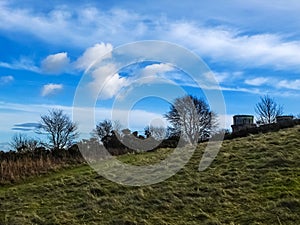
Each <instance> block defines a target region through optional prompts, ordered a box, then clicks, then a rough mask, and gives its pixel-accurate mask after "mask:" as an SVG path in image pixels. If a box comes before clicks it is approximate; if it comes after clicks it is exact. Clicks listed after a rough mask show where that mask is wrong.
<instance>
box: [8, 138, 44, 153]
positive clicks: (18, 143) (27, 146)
mask: <svg viewBox="0 0 300 225" xmlns="http://www.w3.org/2000/svg"><path fill="white" fill-rule="evenodd" d="M39 144H40V143H39V141H37V140H35V139H33V138H29V137H27V136H26V135H25V134H21V133H17V134H15V135H14V136H13V137H12V139H11V142H10V143H9V145H10V147H11V148H12V149H13V150H16V151H17V152H27V151H34V150H35V149H36V148H38V147H39Z"/></svg>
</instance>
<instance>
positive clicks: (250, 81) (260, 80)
mask: <svg viewBox="0 0 300 225" xmlns="http://www.w3.org/2000/svg"><path fill="white" fill-rule="evenodd" d="M269 82H270V79H269V78H266V77H256V78H253V79H246V80H245V83H246V84H249V85H252V86H261V85H263V84H267V83H269Z"/></svg>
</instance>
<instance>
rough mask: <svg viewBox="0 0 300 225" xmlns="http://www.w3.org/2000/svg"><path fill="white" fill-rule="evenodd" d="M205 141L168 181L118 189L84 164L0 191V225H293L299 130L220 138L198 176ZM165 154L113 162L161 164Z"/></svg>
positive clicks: (299, 207)
mask: <svg viewBox="0 0 300 225" xmlns="http://www.w3.org/2000/svg"><path fill="white" fill-rule="evenodd" d="M204 148H205V144H201V145H199V147H198V148H197V150H196V152H195V154H194V156H193V157H192V159H191V160H190V162H189V163H188V164H187V165H186V166H185V167H184V168H183V169H182V170H180V171H179V172H178V173H177V174H176V175H175V176H173V177H171V178H169V179H168V180H166V181H164V182H162V183H158V184H155V185H151V186H144V187H126V186H122V185H118V184H116V183H113V182H111V181H108V180H106V179H104V178H103V177H101V176H99V175H98V174H97V173H95V172H94V171H93V170H92V169H91V168H90V167H88V166H87V165H81V166H78V167H75V168H72V169H67V170H61V171H59V172H56V173H52V174H50V175H45V176H43V177H37V178H31V179H29V180H27V181H26V182H23V183H19V184H15V185H10V186H2V187H0V224H14V225H18V224H129V225H130V224H197V225H198V224H279V225H280V224H300V127H299V126H298V127H295V128H291V129H285V130H281V131H279V132H274V133H267V134H259V135H252V136H249V137H246V138H240V139H234V140H231V141H224V143H223V147H222V149H221V151H220V153H219V154H218V156H217V158H216V159H215V160H214V162H213V164H212V165H211V166H210V167H209V169H207V170H205V171H204V172H198V170H197V169H198V165H199V161H200V159H201V156H202V153H203V149H204ZM170 151H171V150H170V149H160V150H158V151H156V152H151V153H143V154H136V155H133V154H131V155H124V156H120V157H119V159H120V160H122V161H124V162H126V163H130V164H134V165H144V164H151V163H154V162H157V161H159V160H162V159H163V158H164V157H165V156H166V155H168V154H169V153H170Z"/></svg>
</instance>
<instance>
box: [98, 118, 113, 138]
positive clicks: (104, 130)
mask: <svg viewBox="0 0 300 225" xmlns="http://www.w3.org/2000/svg"><path fill="white" fill-rule="evenodd" d="M112 131H113V125H112V122H111V121H110V120H108V119H105V120H103V121H102V122H99V123H98V124H97V125H96V130H95V131H94V132H95V134H96V135H97V137H99V139H100V140H101V141H102V140H103V138H104V137H106V136H109V135H111V132H112Z"/></svg>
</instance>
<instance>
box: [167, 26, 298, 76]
mask: <svg viewBox="0 0 300 225" xmlns="http://www.w3.org/2000/svg"><path fill="white" fill-rule="evenodd" d="M164 35H167V37H168V39H170V40H174V41H175V42H177V43H181V44H183V45H185V46H189V47H190V48H192V49H194V50H195V51H196V52H198V53H199V54H200V55H201V56H205V57H208V58H211V59H212V60H214V61H218V62H232V63H234V64H235V65H243V66H244V67H245V66H247V67H260V66H268V67H270V66H271V67H273V68H274V67H275V68H277V69H286V70H290V69H298V70H300V67H299V65H300V41H286V40H285V39H284V37H283V36H280V35H278V34H269V33H262V34H252V35H251V34H249V35H245V34H243V33H242V32H241V31H239V30H236V29H230V28H227V27H205V26H198V25H195V24H194V23H191V22H178V23H173V24H171V25H170V27H169V29H167V30H166V32H165V33H164Z"/></svg>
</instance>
